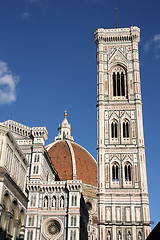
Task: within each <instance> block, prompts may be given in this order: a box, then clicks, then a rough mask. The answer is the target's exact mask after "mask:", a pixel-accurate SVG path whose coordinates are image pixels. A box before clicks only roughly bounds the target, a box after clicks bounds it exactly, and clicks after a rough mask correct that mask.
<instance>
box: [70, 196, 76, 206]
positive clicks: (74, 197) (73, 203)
mask: <svg viewBox="0 0 160 240" xmlns="http://www.w3.org/2000/svg"><path fill="white" fill-rule="evenodd" d="M71 206H77V196H72V200H71Z"/></svg>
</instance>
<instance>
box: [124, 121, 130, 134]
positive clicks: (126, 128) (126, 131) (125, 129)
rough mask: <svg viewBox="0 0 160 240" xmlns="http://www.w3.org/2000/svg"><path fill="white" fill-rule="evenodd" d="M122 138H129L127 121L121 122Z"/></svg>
mask: <svg viewBox="0 0 160 240" xmlns="http://www.w3.org/2000/svg"><path fill="white" fill-rule="evenodd" d="M123 137H124V138H129V121H128V120H126V119H125V120H124V121H123Z"/></svg>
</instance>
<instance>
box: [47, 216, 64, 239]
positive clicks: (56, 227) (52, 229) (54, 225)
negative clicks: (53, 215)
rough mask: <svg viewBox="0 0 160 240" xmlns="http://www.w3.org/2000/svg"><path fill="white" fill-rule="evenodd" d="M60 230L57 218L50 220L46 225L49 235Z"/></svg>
mask: <svg viewBox="0 0 160 240" xmlns="http://www.w3.org/2000/svg"><path fill="white" fill-rule="evenodd" d="M60 231H61V226H60V223H59V222H58V221H57V220H52V221H51V222H49V224H48V226H47V232H48V233H49V234H50V235H52V236H53V235H58V234H59V233H60Z"/></svg>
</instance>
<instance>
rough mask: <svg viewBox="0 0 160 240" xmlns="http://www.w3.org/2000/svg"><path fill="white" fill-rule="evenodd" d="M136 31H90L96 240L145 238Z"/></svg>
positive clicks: (146, 212) (146, 218)
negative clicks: (94, 109)
mask: <svg viewBox="0 0 160 240" xmlns="http://www.w3.org/2000/svg"><path fill="white" fill-rule="evenodd" d="M139 40H140V29H139V28H138V27H130V28H116V29H104V28H99V29H97V30H96V31H95V42H96V45H97V159H98V210H99V213H98V214H99V223H98V224H99V240H106V239H107V240H131V239H132V240H142V239H143V240H144V239H146V238H147V236H148V235H149V233H150V214H149V202H148V189H147V176H146V163H145V147H144V136H143V117H142V100H141V86H140V72H139V54H138V42H139Z"/></svg>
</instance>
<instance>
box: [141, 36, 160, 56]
mask: <svg viewBox="0 0 160 240" xmlns="http://www.w3.org/2000/svg"><path fill="white" fill-rule="evenodd" d="M144 50H145V51H146V52H149V51H150V50H152V51H153V53H154V58H155V59H160V57H159V56H160V33H158V34H155V35H154V36H153V38H152V39H150V40H148V41H147V42H146V43H145V45H144Z"/></svg>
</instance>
